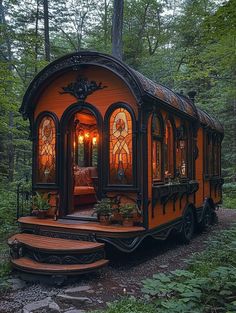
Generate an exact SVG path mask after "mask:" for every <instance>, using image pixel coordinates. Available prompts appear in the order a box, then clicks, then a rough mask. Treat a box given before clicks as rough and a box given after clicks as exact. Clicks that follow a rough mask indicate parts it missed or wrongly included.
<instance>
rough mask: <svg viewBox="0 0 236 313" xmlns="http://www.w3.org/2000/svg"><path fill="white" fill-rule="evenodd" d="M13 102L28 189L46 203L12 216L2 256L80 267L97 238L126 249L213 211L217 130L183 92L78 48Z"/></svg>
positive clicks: (55, 267) (99, 251) (24, 265)
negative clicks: (25, 126) (15, 219)
mask: <svg viewBox="0 0 236 313" xmlns="http://www.w3.org/2000/svg"><path fill="white" fill-rule="evenodd" d="M20 111H21V113H22V115H23V116H24V118H27V119H29V120H30V129H31V138H32V142H33V171H32V181H33V193H35V192H37V195H38V196H41V197H42V198H43V197H44V198H45V197H46V198H50V200H49V206H50V207H49V209H48V210H47V218H44V219H42V218H40V216H39V215H37V216H33V215H32V214H29V215H28V216H22V217H20V218H19V224H20V227H21V233H20V234H17V235H15V236H13V237H12V238H10V239H9V245H10V247H11V255H12V265H13V267H15V268H17V269H19V270H21V271H24V272H29V273H34V274H44V275H54V276H55V277H56V276H57V275H62V274H63V275H66V276H67V275H70V274H73V275H74V274H79V273H84V272H88V271H92V270H95V269H98V268H100V267H102V266H104V265H106V264H107V262H108V261H107V260H106V259H105V254H104V245H113V246H115V247H116V248H117V249H119V250H121V251H123V252H132V251H134V250H135V249H136V248H137V247H138V246H139V244H140V243H141V242H142V241H143V239H144V238H146V237H147V236H151V237H153V238H156V239H165V238H167V236H168V235H169V234H170V232H172V231H175V232H177V233H179V235H180V237H181V238H182V240H183V241H185V242H189V241H190V240H191V238H192V235H193V232H194V230H195V228H196V227H201V228H206V227H207V226H208V225H209V224H211V223H212V222H213V220H214V217H215V208H216V206H217V205H218V204H219V203H220V201H221V187H222V184H223V180H222V178H221V165H220V158H221V141H222V139H223V129H222V126H221V124H220V123H219V122H218V121H216V120H215V119H214V118H212V117H211V116H210V115H209V114H208V113H206V112H204V111H202V110H200V109H198V108H197V107H196V105H195V104H194V92H190V93H189V96H188V97H186V96H183V95H181V94H178V93H174V92H173V91H171V90H170V89H168V88H167V87H164V86H163V85H161V84H158V83H154V82H153V81H151V80H149V79H148V78H146V77H144V76H143V75H142V74H140V73H138V72H137V71H135V70H133V69H131V68H130V67H128V66H127V65H125V64H124V63H122V62H121V61H119V60H117V59H115V58H113V57H111V56H109V55H106V54H102V53H97V52H90V51H88V52H85V51H83V52H76V53H73V54H70V55H66V56H64V57H62V58H60V59H58V60H56V61H54V62H52V63H51V64H49V65H48V66H47V67H46V68H44V69H43V70H42V71H41V72H40V73H39V74H38V75H37V76H36V77H35V79H34V80H33V81H32V82H31V84H30V86H29V87H28V89H27V91H26V94H25V96H24V99H23V103H22V106H21V109H20ZM94 207H96V208H97V210H95V211H94ZM38 213H39V212H38ZM105 213H106V214H105ZM102 217H103V218H102ZM105 217H106V219H105ZM128 217H129V222H131V223H132V224H128V225H127V223H125V222H127V218H128ZM130 219H131V221H130ZM104 224H105V225H104Z"/></svg>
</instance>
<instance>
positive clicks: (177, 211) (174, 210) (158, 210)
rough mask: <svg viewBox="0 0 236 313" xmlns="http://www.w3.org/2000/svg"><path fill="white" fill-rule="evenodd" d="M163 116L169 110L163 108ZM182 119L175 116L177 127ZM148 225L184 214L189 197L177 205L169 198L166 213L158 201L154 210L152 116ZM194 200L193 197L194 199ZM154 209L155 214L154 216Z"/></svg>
mask: <svg viewBox="0 0 236 313" xmlns="http://www.w3.org/2000/svg"><path fill="white" fill-rule="evenodd" d="M161 114H162V118H163V120H164V121H165V119H166V118H167V112H166V111H163V110H161ZM180 123H181V121H180V119H179V118H177V117H175V125H176V127H178V126H180ZM147 176H148V200H149V207H148V226H149V228H155V227H157V226H159V225H161V224H165V223H168V222H170V221H173V220H175V219H177V218H178V217H181V216H182V213H183V210H184V208H185V206H186V204H187V197H186V196H184V197H183V199H182V200H181V206H180V201H179V200H177V201H176V204H175V207H174V202H173V200H169V201H168V202H167V204H166V206H165V214H163V205H162V204H161V203H160V202H159V201H158V202H157V204H156V206H155V207H154V209H153V210H152V138H151V116H150V118H149V121H148V173H147ZM192 201H193V199H192ZM152 211H153V213H154V214H153V216H152Z"/></svg>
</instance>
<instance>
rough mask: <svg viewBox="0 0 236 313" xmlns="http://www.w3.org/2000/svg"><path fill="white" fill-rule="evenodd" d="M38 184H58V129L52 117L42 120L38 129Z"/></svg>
mask: <svg viewBox="0 0 236 313" xmlns="http://www.w3.org/2000/svg"><path fill="white" fill-rule="evenodd" d="M37 154H38V164H37V165H38V168H37V182H38V183H55V182H56V128H55V122H54V120H53V119H52V118H51V117H50V116H45V117H43V119H42V120H41V122H40V124H39V128H38V153H37Z"/></svg>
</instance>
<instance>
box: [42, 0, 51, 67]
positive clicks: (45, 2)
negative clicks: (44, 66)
mask: <svg viewBox="0 0 236 313" xmlns="http://www.w3.org/2000/svg"><path fill="white" fill-rule="evenodd" d="M43 11H44V45H45V60H46V61H48V62H50V41H49V21H48V0H43Z"/></svg>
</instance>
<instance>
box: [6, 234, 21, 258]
mask: <svg viewBox="0 0 236 313" xmlns="http://www.w3.org/2000/svg"><path fill="white" fill-rule="evenodd" d="M9 246H10V255H11V257H12V258H13V259H19V258H20V257H21V256H22V255H23V248H22V245H21V243H20V242H19V241H18V240H17V239H15V240H14V241H13V242H12V243H11V244H9Z"/></svg>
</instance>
